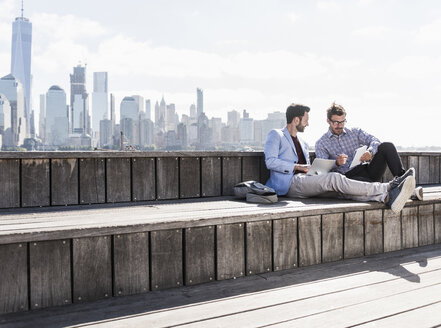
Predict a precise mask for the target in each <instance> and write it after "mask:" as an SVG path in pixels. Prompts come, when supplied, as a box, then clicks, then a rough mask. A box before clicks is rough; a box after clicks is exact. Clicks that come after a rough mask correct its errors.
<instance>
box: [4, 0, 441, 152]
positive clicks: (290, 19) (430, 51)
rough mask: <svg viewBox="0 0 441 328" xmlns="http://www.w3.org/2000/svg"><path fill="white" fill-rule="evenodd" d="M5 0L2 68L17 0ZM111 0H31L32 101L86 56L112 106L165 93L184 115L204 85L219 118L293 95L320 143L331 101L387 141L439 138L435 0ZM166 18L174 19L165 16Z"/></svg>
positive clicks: (438, 10)
mask: <svg viewBox="0 0 441 328" xmlns="http://www.w3.org/2000/svg"><path fill="white" fill-rule="evenodd" d="M106 3H107V5H108V6H109V4H108V2H106ZM0 5H1V6H2V9H3V10H2V13H1V14H0V28H1V30H2V32H3V31H4V33H1V34H2V36H1V37H0V41H1V42H2V44H3V45H4V47H2V50H0V59H2V60H1V61H0V62H1V64H0V72H3V73H2V74H0V75H2V76H5V75H7V74H8V73H9V72H8V68H7V67H6V65H5V62H6V63H8V62H10V61H9V56H10V53H9V51H8V49H10V44H11V43H10V42H11V37H10V36H11V33H12V24H11V23H12V22H13V20H14V18H15V17H19V16H20V5H21V3H20V2H19V1H12V0H0ZM104 5H105V4H104V2H101V1H96V2H93V3H90V2H85V1H83V0H80V1H78V2H77V3H76V6H75V7H73V6H71V4H68V3H63V4H62V3H53V2H49V1H39V2H38V3H37V2H29V3H28V2H25V14H24V15H25V17H28V18H29V19H30V21H31V22H32V23H33V47H34V48H33V64H32V65H33V68H32V71H33V75H34V84H33V104H34V106H33V108H34V109H38V103H39V99H38V96H39V94H42V93H45V92H47V90H48V89H49V88H50V87H51V86H52V85H60V87H62V88H63V89H64V90H69V89H68V88H69V84H68V77H67V74H69V72H70V70H71V68H72V67H74V66H76V64H77V63H78V62H79V61H81V62H82V63H86V62H87V64H88V74H89V75H88V76H87V89H88V90H87V91H88V92H89V93H92V81H93V78H92V73H93V72H101V71H103V72H108V73H109V93H113V94H114V95H115V97H116V107H117V108H119V104H120V102H121V100H122V99H123V98H124V97H125V96H130V95H135V94H138V95H142V96H143V97H145V98H146V99H151V101H152V103H154V102H155V101H156V100H159V99H161V97H162V95H164V96H165V97H166V99H167V100H168V101H169V102H171V103H175V105H176V110H177V111H178V112H179V114H182V113H184V112H188V108H189V106H190V105H191V104H193V103H195V102H196V99H195V96H194V90H195V89H196V88H198V87H201V88H203V89H204V109H205V112H206V113H207V116H208V117H222V120H223V121H225V120H226V113H227V112H228V111H231V110H238V111H242V110H243V109H246V110H247V111H248V112H249V113H250V115H251V117H253V118H256V119H263V118H265V117H266V116H267V114H268V113H270V112H274V111H284V110H285V108H286V107H287V105H288V104H289V103H291V102H293V101H294V102H299V103H304V104H306V105H309V106H310V107H311V108H312V111H311V120H310V123H311V126H310V127H309V128H308V129H307V130H306V133H305V134H304V138H305V139H306V140H307V142H309V144H314V142H315V140H316V139H317V138H318V137H319V136H320V135H321V134H323V133H324V131H326V129H327V125H326V118H325V110H326V108H327V107H328V106H329V105H330V104H331V103H332V102H333V101H336V102H338V103H340V104H342V105H343V106H345V107H346V109H347V110H348V122H349V124H350V125H352V126H362V127H363V128H365V129H366V130H367V131H368V132H371V133H373V134H375V135H377V136H378V137H379V138H380V139H382V140H385V141H393V142H395V143H396V144H398V145H402V146H412V145H415V146H431V145H435V146H440V145H441V144H440V143H441V141H439V139H438V138H434V137H433V133H434V131H436V128H437V125H436V122H439V121H440V120H441V114H440V112H441V111H439V105H438V104H437V95H438V94H439V91H440V90H441V83H440V79H439V72H440V68H441V59H440V53H441V51H440V46H441V37H440V35H439V32H438V31H439V26H441V5H440V4H439V3H437V2H436V1H427V2H425V3H424V4H414V3H412V2H406V1H405V2H399V3H398V2H397V1H392V0H386V1H382V2H380V1H375V0H370V1H368V0H364V1H361V0H360V1H352V2H350V1H315V2H308V3H307V4H306V3H302V2H296V3H292V2H287V1H276V2H274V3H271V4H269V3H268V2H265V1H257V2H253V3H252V4H251V2H249V1H243V2H240V3H233V2H230V1H226V2H225V3H223V4H222V5H220V4H219V5H218V4H213V3H210V4H205V3H204V2H202V1H186V2H183V3H181V2H175V1H170V2H169V5H168V6H167V5H161V4H156V3H153V2H151V1H146V2H145V3H142V4H140V3H139V2H136V3H135V2H132V1H126V2H125V3H124V4H120V3H112V5H111V6H110V7H111V8H112V9H111V10H106V11H105V12H104V11H103V10H102V8H104V7H103V6H104ZM210 6H211V7H210ZM100 8H101V11H100ZM231 9H233V10H231ZM228 12H231V13H230V14H228ZM129 13H130V15H129ZM142 15H144V16H142ZM155 17H156V18H155ZM159 17H162V18H164V17H166V18H168V19H167V20H165V22H164V23H162V25H161V24H160V20H159V19H158V18H159ZM204 27H205V28H204ZM3 48H4V49H3ZM67 50H69V51H68V52H67ZM6 55H7V56H8V57H6ZM4 59H5V60H4ZM416 109H417V110H418V111H419V112H421V113H424V117H423V119H422V120H421V121H420V122H419V124H415V123H414V122H413V121H412V119H411V118H412V117H413V115H414V113H415V111H416ZM367 113H369V114H370V118H367V115H368V114H367ZM390 122H394V125H393V127H391V126H390ZM419 127H424V128H422V129H421V128H420V129H418V128H419ZM414 129H417V133H409V132H408V131H412V130H414ZM391 130H392V131H393V133H391Z"/></svg>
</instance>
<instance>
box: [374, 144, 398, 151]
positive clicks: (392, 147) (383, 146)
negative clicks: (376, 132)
mask: <svg viewBox="0 0 441 328" xmlns="http://www.w3.org/2000/svg"><path fill="white" fill-rule="evenodd" d="M378 151H379V152H380V151H381V152H390V151H396V148H395V145H394V144H393V143H392V142H382V143H381V144H380V145H379V146H378Z"/></svg>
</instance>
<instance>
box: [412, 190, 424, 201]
mask: <svg viewBox="0 0 441 328" xmlns="http://www.w3.org/2000/svg"><path fill="white" fill-rule="evenodd" d="M410 199H413V200H423V187H416V188H415V189H414V191H413V193H412V196H410Z"/></svg>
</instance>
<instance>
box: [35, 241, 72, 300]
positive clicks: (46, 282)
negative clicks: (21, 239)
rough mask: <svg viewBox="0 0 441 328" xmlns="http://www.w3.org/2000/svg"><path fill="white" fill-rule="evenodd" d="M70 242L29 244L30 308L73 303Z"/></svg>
mask: <svg viewBox="0 0 441 328" xmlns="http://www.w3.org/2000/svg"><path fill="white" fill-rule="evenodd" d="M70 254H71V253H70V240H69V239H67V240H51V241H42V242H33V243H29V258H30V260H29V266H30V268H29V269H30V294H31V304H30V305H31V309H41V308H45V307H49V306H58V305H65V304H70V303H72V288H71V266H70V264H71V257H70Z"/></svg>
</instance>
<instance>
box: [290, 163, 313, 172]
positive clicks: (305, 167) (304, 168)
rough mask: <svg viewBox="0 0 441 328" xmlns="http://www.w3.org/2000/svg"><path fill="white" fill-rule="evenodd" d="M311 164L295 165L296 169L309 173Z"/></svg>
mask: <svg viewBox="0 0 441 328" xmlns="http://www.w3.org/2000/svg"><path fill="white" fill-rule="evenodd" d="M310 166H311V165H308V164H296V165H294V171H298V172H303V173H308V171H309V167H310Z"/></svg>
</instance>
